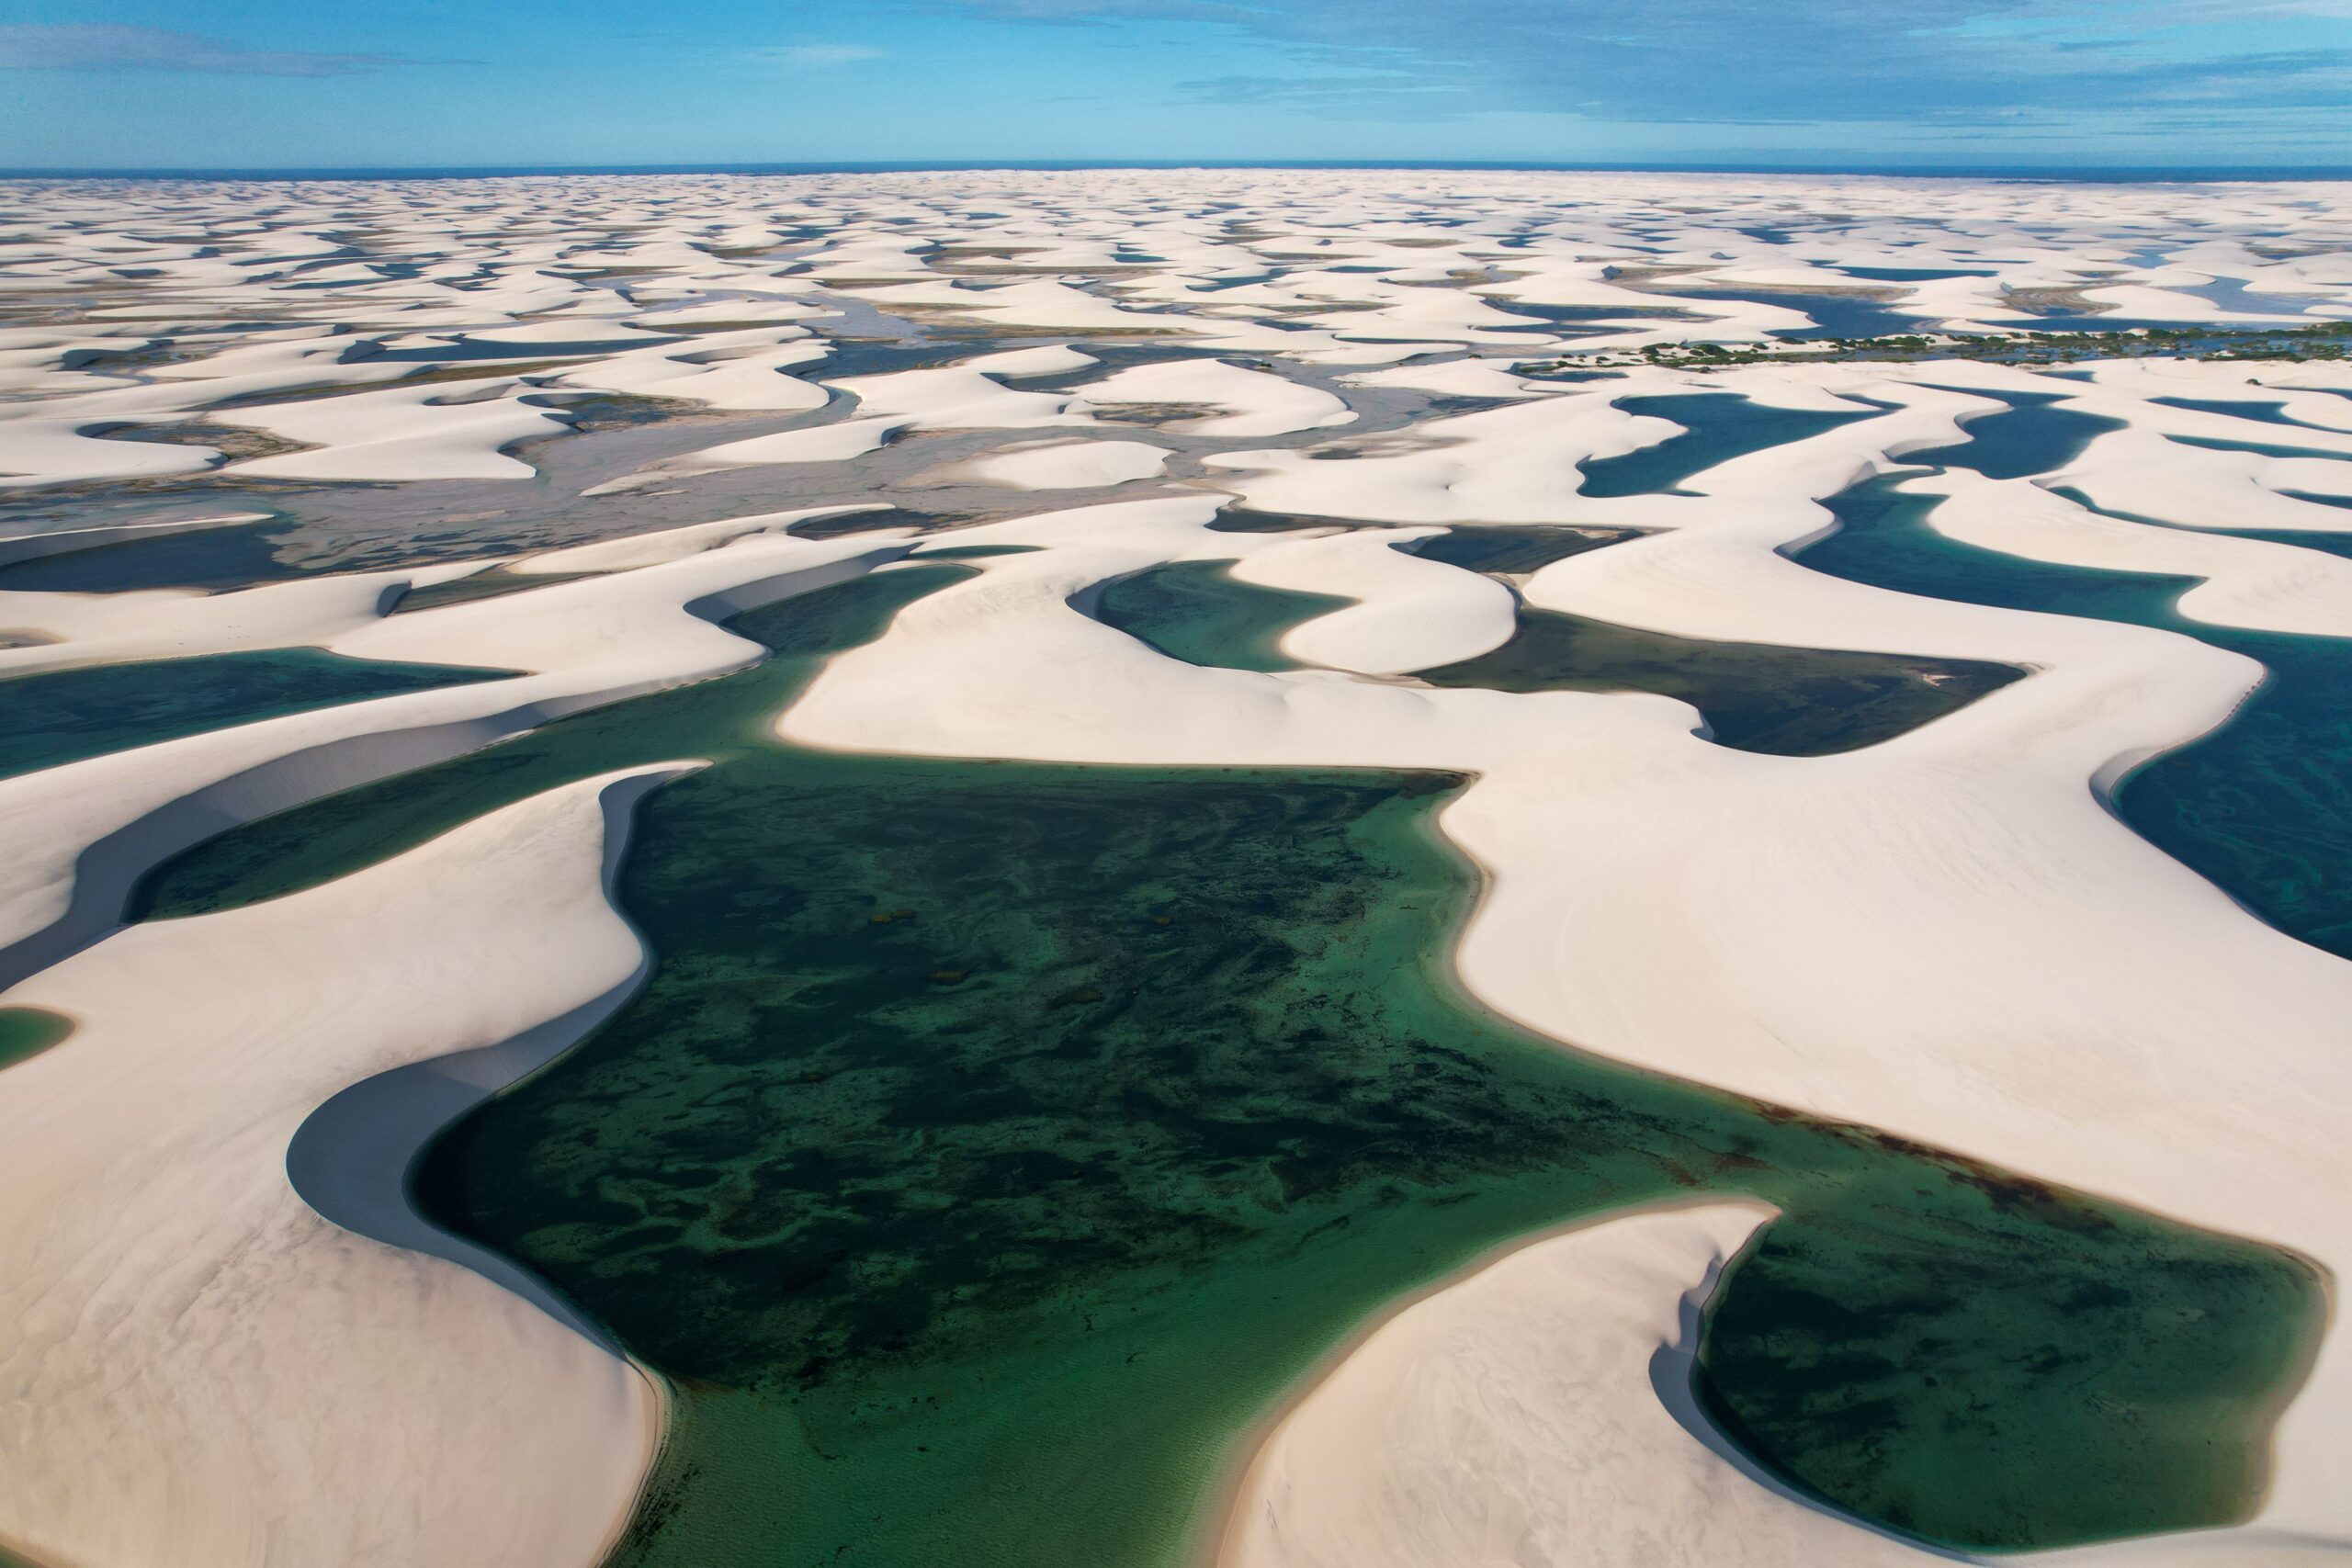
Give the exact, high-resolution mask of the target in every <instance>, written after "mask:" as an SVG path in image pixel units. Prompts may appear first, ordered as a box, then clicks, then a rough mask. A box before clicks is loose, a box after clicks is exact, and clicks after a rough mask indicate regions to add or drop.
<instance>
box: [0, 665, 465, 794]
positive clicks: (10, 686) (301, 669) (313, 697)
mask: <svg viewBox="0 0 2352 1568" xmlns="http://www.w3.org/2000/svg"><path fill="white" fill-rule="evenodd" d="M504 673H506V672H505V671H495V670H468V669H461V668H458V667H456V666H452V665H444V664H393V663H386V662H381V661H379V660H363V659H345V658H343V657H341V656H340V655H337V654H333V653H327V652H323V651H322V650H321V649H315V648H280V649H265V650H262V651H258V652H249V653H213V654H205V655H202V656H200V657H198V658H194V659H153V660H138V661H135V662H132V663H128V664H96V665H87V666H84V667H81V668H77V669H71V670H50V671H40V672H39V673H37V674H31V675H17V676H14V677H12V678H10V679H8V680H6V681H0V778H6V777H10V776H12V775H14V774H17V773H32V772H35V771H36V770H38V769H41V768H53V767H56V766H58V765H59V764H60V763H63V762H78V761H82V760H83V759H84V758H85V757H96V756H100V755H103V754H104V753H106V752H108V751H119V750H125V749H127V748H130V747H132V746H152V745H154V744H156V743H157V742H159V741H164V740H175V739H179V738H180V737H182V736H186V735H198V734H202V733H203V732H204V731H206V730H210V729H223V728H228V727H229V726H231V725H237V724H251V723H254V722H255V721H256V720H259V719H265V718H276V717H277V716H280V715H281V714H289V713H302V712H306V711H308V710H309V709H311V708H322V707H329V706H333V705H335V704H338V703H354V702H359V701H362V700H364V699H366V698H369V697H388V696H391V695H394V694H398V693H401V692H422V691H427V690H430V689H431V688H433V687H435V686H454V685H464V684H469V683H470V682H476V681H494V680H497V679H500V678H501V677H502V676H503V674H504Z"/></svg>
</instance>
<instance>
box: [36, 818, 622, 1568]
mask: <svg viewBox="0 0 2352 1568" xmlns="http://www.w3.org/2000/svg"><path fill="white" fill-rule="evenodd" d="M623 776H624V775H613V776H610V777H608V778H605V779H594V780H589V781H586V782H584V783H582V784H573V785H570V786H568V787H566V788H564V789H560V790H557V791H554V792H551V793H550V794H548V795H540V796H537V797H536V798H534V799H531V800H527V801H525V802H522V803H520V804H518V805H515V806H513V807H507V808H506V809H504V810H503V811H499V812H496V813H494V814H492V815H491V816H489V817H486V818H481V820H479V821H476V822H472V823H469V824H468V825H466V826H465V827H463V828H460V829H457V830H456V831H454V832H452V833H450V834H449V835H447V837H445V838H443V839H440V840H435V841H434V842H432V843H430V844H427V845H424V846H423V847H422V848H419V849H416V850H413V851H411V852H408V853H407V854H404V855H402V856H401V857H399V858H398V859H396V860H393V861H390V862H388V863H385V864H382V865H380V866H378V867H375V868H373V869H371V870H368V871H366V872H362V873H360V874H357V875H355V876H351V877H347V878H345V879H344V880H342V881H340V882H336V883H334V884H331V885H329V886H324V887H322V888H319V889H316V890H315V891H312V892H309V893H301V894H296V895H294V896H292V897H287V898H282V899H279V900H277V901H276V902H274V903H268V904H262V905H257V906H255V907H254V908H248V909H243V910H239V911H235V912H232V913H228V914H221V915H214V916H208V917H204V918H200V919H192V920H186V921H180V922H175V923H169V924H162V925H149V926H142V927H140V928H138V929H137V930H135V931H125V932H123V933H122V934H120V935H119V936H117V937H115V938H113V939H111V940H110V941H108V942H105V943H103V944H101V945H100V946H98V947H96V948H94V949H92V950H90V951H89V952H87V953H82V954H80V955H78V956H76V957H74V958H72V959H68V960H67V961H65V962H64V963H62V964H58V965H57V966H56V967H54V968H52V969H51V970H49V971H48V972H47V973H45V974H43V975H41V976H40V977H39V978H37V979H35V980H33V981H30V982H28V983H26V984H25V985H22V986H19V987H17V988H16V989H15V990H13V991H11V992H8V993H6V998H5V999H6V1002H7V1003H9V1004H12V1005H14V1004H23V1005H29V1006H38V1007H44V1008H49V1009H51V1010H56V1011H59V1012H62V1013H65V1014H67V1015H69V1016H71V1017H72V1018H74V1020H75V1021H76V1024H77V1028H76V1032H75V1033H74V1037H73V1038H72V1039H71V1040H70V1041H69V1042H67V1043H65V1044H63V1045H61V1046H59V1047H57V1048H55V1049H52V1050H51V1051H49V1052H46V1053H44V1054H42V1055H39V1056H36V1057H34V1058H32V1059H31V1060H30V1061H28V1062H25V1063H23V1064H21V1065H19V1066H15V1067H12V1068H10V1069H9V1070H8V1071H7V1072H6V1073H0V1126H5V1127H6V1133H7V1137H8V1141H9V1145H10V1146H11V1147H13V1148H16V1149H17V1150H19V1151H27V1150H29V1149H31V1148H33V1147H35V1146H38V1147H40V1149H41V1151H42V1153H41V1156H40V1158H39V1159H28V1160H25V1161H24V1162H22V1165H21V1168H20V1169H19V1170H18V1171H17V1178H16V1179H15V1181H14V1182H13V1184H12V1194H13V1196H12V1199H11V1201H10V1202H9V1203H8V1204H7V1205H6V1209H5V1211H0V1245H5V1246H6V1247H7V1249H8V1252H9V1255H10V1256H11V1257H13V1258H17V1259H18V1262H17V1266H16V1267H13V1268H11V1269H9V1270H7V1272H6V1276H5V1278H0V1301H5V1303H6V1316H7V1320H8V1322H9V1323H10V1324H11V1325H13V1326H12V1329H11V1332H10V1334H9V1335H8V1337H7V1338H6V1341H5V1344H0V1387H5V1388H6V1391H7V1397H6V1401H5V1402H0V1412H5V1415H0V1422H5V1426H6V1450H7V1452H8V1454H9V1456H10V1458H9V1460H8V1470H9V1474H10V1478H11V1484H10V1485H9V1486H8V1487H7V1488H6V1489H5V1491H0V1540H5V1541H6V1542H7V1543H8V1544H9V1545H11V1546H12V1547H18V1548H21V1549H22V1550H24V1551H28V1552H29V1553H31V1554H32V1555H33V1556H34V1557H35V1558H37V1559H39V1560H41V1561H49V1562H76V1563H78V1562H92V1563H108V1564H113V1563H121V1564H140V1563H153V1564H163V1563H171V1564H175V1565H185V1568H213V1565H220V1568H231V1565H243V1564H251V1563H256V1562H315V1563H328V1562H333V1563H352V1564H366V1563H381V1564H385V1565H387V1568H390V1565H395V1564H397V1565H401V1568H407V1565H410V1564H414V1563H418V1562H453V1563H454V1562H502V1563H506V1562H572V1563H582V1564H585V1563H590V1562H594V1561H596V1559H597V1558H598V1557H599V1556H600V1555H601V1554H602V1553H603V1551H605V1548H606V1546H607V1545H608V1544H609V1543H610V1542H611V1541H612V1540H613V1539H614V1538H615V1536H616V1533H617V1531H618V1529H619V1528H620V1526H621V1524H622V1523H623V1521H624V1519H625V1517H626V1514H627V1510H628V1505H629V1503H630V1501H631V1499H632V1498H633V1497H634V1495H635V1494H636V1489H637V1485H638V1482H639V1477H640V1476H641V1475H642V1474H643V1473H644V1471H645V1467H646V1465H647V1463H648V1461H649V1459H650V1453H651V1445H652V1441H653V1438H654V1436H655V1432H656V1423H657V1407H656V1400H655V1397H654V1395H653V1393H652V1391H651V1389H650V1386H649V1385H648V1384H647V1383H646V1382H645V1381H644V1380H643V1379H642V1378H641V1377H640V1376H639V1374H638V1373H637V1372H636V1371H634V1370H633V1369H631V1368H630V1367H629V1366H628V1364H627V1363H625V1362H623V1361H621V1360H620V1359H617V1358H616V1357H615V1356H614V1355H613V1354H611V1353H610V1352H609V1351H607V1350H605V1348H602V1347H601V1346H600V1345H597V1344H595V1343H594V1342H592V1341H590V1340H588V1339H585V1338H583V1337H581V1336H580V1335H579V1334H577V1333H575V1332H573V1331H572V1330H571V1329H570V1328H567V1327H564V1326H563V1325H560V1324H558V1323H557V1322H556V1321H555V1320H554V1319H552V1318H550V1317H548V1315H546V1314H543V1313H542V1312H540V1311H539V1310H538V1309H537V1308H536V1307H534V1306H531V1305H528V1304H526V1303H524V1302H523V1301H522V1300H521V1299H519V1298H518V1297H515V1296H513V1295H510V1294H508V1293H507V1292H504V1291H502V1290H500V1289H499V1288H497V1287H496V1286H494V1285H492V1284H491V1283H490V1282H489V1281H487V1280H483V1279H482V1278H481V1277H480V1276H478V1275H476V1274H473V1273H470V1272H469V1271H467V1270H465V1269H459V1268H458V1267H456V1266H455V1265H453V1264H449V1263H445V1262H442V1261H441V1260H439V1259H437V1258H427V1257H424V1256H423V1255H421V1254H418V1253H414V1252H407V1251H401V1250H397V1249H394V1248H391V1247H384V1246H381V1245H379V1244H378V1243H375V1242H371V1241H367V1240H363V1239H361V1238H358V1237H356V1236H354V1235H350V1234H348V1233H346V1232H345V1231H342V1230H339V1229H337V1228H336V1227H334V1226H333V1225H331V1224H327V1223H326V1222H325V1221H324V1220H322V1219H320V1218H319V1217H318V1216H317V1215H316V1214H314V1213H311V1211H310V1209H309V1208H307V1207H306V1206H305V1205H304V1204H303V1203H302V1201H300V1199H299V1198H297V1197H296V1196H295V1195H294V1192H293V1190H291V1189H290V1188H289V1187H288V1185H287V1182H286V1176H285V1158H286V1145H287V1141H288V1138H289V1137H290V1136H291V1135H292V1134H293V1132H294V1129H295V1128H296V1127H297V1126H298V1125H300V1122H301V1121H302V1120H303V1118H304V1117H306V1116H307V1115H308V1114H309V1113H310V1111H311V1108H312V1107H314V1106H315V1105H317V1104H318V1103H319V1102H320V1101H321V1100H324V1099H326V1098H327V1097H328V1096H330V1095H332V1094H334V1092H335V1091H336V1090H338V1089H342V1088H343V1087H345V1085H346V1084H349V1083H351V1082H353V1081H354V1080H356V1079H357V1078H360V1077H365V1076H367V1075H368V1074H371V1073H377V1072H381V1071H383V1070H385V1069H387V1068H390V1067H392V1066H397V1065H399V1064H401V1063H405V1062H413V1061H419V1060H423V1059H424V1058H427V1057H432V1056H437V1055H447V1054H449V1053H451V1052H455V1051H460V1050H464V1049H467V1048H469V1047H472V1046H478V1045H483V1044H488V1043H493V1042H496V1041H499V1040H503V1039H505V1038H507V1037H508V1036H510V1035H513V1034H515V1033H518V1032H521V1031H523V1030H525V1029H527V1028H529V1027H530V1026H532V1025H534V1024H536V1023H538V1022H539V1021H543V1020H545V1019H548V1018H552V1017H555V1016H557V1015H559V1014H560V1013H563V1012H565V1011H568V1010H571V1008H573V1007H576V1006H578V1005H580V1004H581V1003H582V1002H585V1001H587V1000H589V999H590V998H594V997H595V996H597V995H598V994H600V993H602V992H604V991H605V990H607V989H609V988H610V987H612V986H614V985H615V984H616V983H618V982H619V981H621V980H622V979H624V978H626V977H627V976H628V975H629V974H630V973H631V972H632V971H633V970H634V969H635V968H636V966H637V964H638V958H639V953H638V944H637V939H636V936H635V934H634V933H633V932H632V931H630V930H629V929H628V926H627V924H626V923H624V922H623V921H622V920H620V919H618V918H617V917H616V916H615V915H614V913H613V912H612V910H611V908H610V907H609V906H608V905H607V903H606V902H605V893H604V889H603V886H602V882H601V877H600V869H601V865H602V861H603V848H602V843H603V839H604V835H605V832H606V831H608V830H609V829H608V826H607V820H606V814H605V809H604V807H603V806H602V804H601V801H602V797H603V796H604V795H605V791H606V787H607V785H608V784H612V783H614V782H616V780H617V779H618V778H620V777H623ZM134 1348H135V1349H134ZM101 1369H102V1370H103V1371H104V1375H103V1376H95V1375H93V1373H94V1372H96V1371H100V1370H101Z"/></svg>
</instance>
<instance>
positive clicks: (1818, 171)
mask: <svg viewBox="0 0 2352 1568" xmlns="http://www.w3.org/2000/svg"><path fill="white" fill-rule="evenodd" d="M1119 169H1152V170H1183V169H1217V170H1238V169H1268V170H1274V169H1354V170H1380V169H1397V170H1409V171H1445V170H1464V171H1493V172H1499V173H1515V172H1523V173H1532V174H1544V173H1559V174H1661V175H1663V174H1683V175H1696V174H1706V175H1852V176H1858V177H1863V178H1906V179H2014V180H2048V181H2054V182H2059V183H2068V184H2086V185H2090V184H2117V185H2123V184H2131V185H2142V184H2199V183H2206V182H2225V181H2226V182H2240V181H2291V180H2352V164H2088V163H2078V164H2069V163H2055V162H2053V163H2046V164H1839V163H1827V162H1825V163H1779V164H1762V163H1757V164H1734V163H1701V162H1668V161H1660V162H1655V163H1626V162H1605V163H1602V162H1594V163H1569V162H1554V161H1546V160H1537V159H1502V158H1464V159H1417V158H1267V159H1257V158H1136V159H1121V158H1002V159H952V160H945V159H943V160H927V159H843V160H811V161H805V162H789V163H787V162H766V163H716V162H713V163H676V164H349V165H334V164H328V165H318V166H309V167H297V166H286V167H240V166H217V167H215V166H207V165H201V164H181V165H170V164H147V165H117V166H100V167H90V168H73V167H59V166H39V167H25V168H0V180H256V181H285V182H289V183H291V182H298V181H306V180H402V179H412V180H414V179H522V178H530V177H535V176H542V175H831V174H977V173H987V172H991V171H1003V172H1006V173H1021V172H1037V173H1053V172H1080V171H1088V170H1119Z"/></svg>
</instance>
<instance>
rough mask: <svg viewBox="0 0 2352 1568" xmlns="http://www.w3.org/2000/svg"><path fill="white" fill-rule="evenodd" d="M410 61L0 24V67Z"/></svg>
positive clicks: (153, 32) (92, 25)
mask: <svg viewBox="0 0 2352 1568" xmlns="http://www.w3.org/2000/svg"><path fill="white" fill-rule="evenodd" d="M408 63H411V62H408V61H404V60H401V59H400V58H398V57H397V56H394V55H389V54H311V53H303V52H300V51H286V50H275V49H246V48H244V47H243V46H242V45H240V44H234V43H231V42H229V41H228V40H227V39H217V38H206V37H204V36H203V35H201V34H198V33H183V32H175V31H173V30H172V29H171V28H141V27H131V26H129V25H127V24H123V23H116V22H16V23H9V24H6V25H0V71H179V72H189V73H198V74H205V75H218V76H347V75H350V74H352V73H356V72H361V71H376V70H380V69H382V68H383V67H385V66H388V65H405V64H408Z"/></svg>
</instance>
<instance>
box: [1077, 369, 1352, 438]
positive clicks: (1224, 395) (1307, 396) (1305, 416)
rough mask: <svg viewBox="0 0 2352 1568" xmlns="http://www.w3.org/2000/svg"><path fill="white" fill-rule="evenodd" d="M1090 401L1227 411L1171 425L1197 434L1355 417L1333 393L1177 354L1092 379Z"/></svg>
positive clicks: (1303, 426)
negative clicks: (1200, 407) (1188, 406)
mask: <svg viewBox="0 0 2352 1568" xmlns="http://www.w3.org/2000/svg"><path fill="white" fill-rule="evenodd" d="M1079 395H1080V397H1083V398H1084V399H1085V400H1087V401H1088V402H1090V403H1095V404H1099V405H1103V406H1105V407H1111V408H1119V407H1133V406H1135V405H1137V404H1155V403H1170V404H1178V405H1186V404H1198V405H1201V406H1203V407H1206V408H1211V409H1220V410H1223V411H1225V412H1222V413H1218V414H1215V415H1212V416H1210V417H1209V418H1206V419H1195V420H1188V421H1184V422H1182V423H1177V424H1173V425H1170V427H1169V428H1170V429H1171V430H1177V431H1181V432H1183V433H1185V434H1193V435H1287V434H1290V433H1291V432H1292V431H1295V430H1320V429H1325V428H1328V427H1329V426H1331V425H1335V424H1347V423H1351V422H1352V421H1353V420H1354V419H1355V417H1356V416H1355V415H1354V413H1352V412H1350V410H1349V408H1348V405H1347V404H1345V403H1343V402H1341V401H1340V400H1339V399H1337V398H1335V397H1333V396H1332V395H1331V394H1330V393H1329V392H1326V391H1322V390H1320V389H1317V388H1314V387H1305V386H1301V385H1300V384H1299V383H1297V382H1295V381H1290V380H1285V379H1284V378H1282V377H1280V376H1272V375H1268V374H1266V373H1265V372H1263V371H1260V370H1246V369H1244V368H1242V367H1240V366H1238V365H1228V364H1227V363H1226V362H1225V361H1223V360H1221V359H1171V360H1165V361H1162V362H1161V363H1159V364H1158V365H1137V366H1133V367H1129V368H1127V369H1125V370H1121V371H1117V372H1115V373H1114V374H1112V375H1110V376H1106V377H1104V378H1103V379H1102V380H1100V381H1093V382H1090V383H1088V384H1087V385H1086V386H1085V387H1084V388H1082V389H1080V394H1079Z"/></svg>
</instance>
